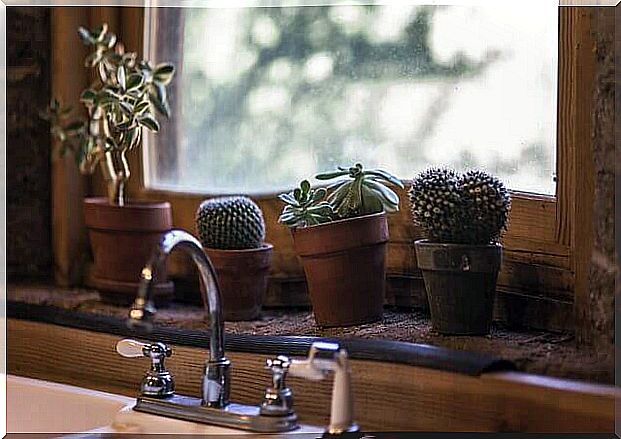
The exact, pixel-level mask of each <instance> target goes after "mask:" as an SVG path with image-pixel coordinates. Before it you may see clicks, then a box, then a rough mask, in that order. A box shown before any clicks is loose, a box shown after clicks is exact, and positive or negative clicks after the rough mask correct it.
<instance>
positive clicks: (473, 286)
mask: <svg viewBox="0 0 621 439" xmlns="http://www.w3.org/2000/svg"><path fill="white" fill-rule="evenodd" d="M409 197H410V202H411V209H412V215H413V218H414V223H415V224H416V225H417V226H419V227H421V228H422V230H423V231H424V232H425V233H426V234H427V237H428V239H421V240H418V241H416V242H415V243H414V245H415V247H416V257H417V260H418V267H419V268H420V269H421V271H422V273H423V279H424V282H425V289H426V290H427V297H428V299H429V308H430V311H431V320H432V324H433V328H434V329H435V330H436V331H438V332H440V333H443V334H464V335H465V334H472V335H475V334H488V333H489V330H490V325H491V322H492V314H493V306H494V297H495V294H496V281H497V278H498V270H499V268H500V264H501V256H502V246H501V245H500V243H499V242H498V241H499V239H500V236H501V234H502V232H503V230H505V229H506V224H507V217H508V214H509V210H510V207H511V200H510V197H509V194H508V192H507V190H506V188H505V186H504V185H503V183H502V182H501V181H500V180H499V179H498V178H496V177H494V176H492V175H489V174H487V173H485V172H482V171H469V172H466V173H464V174H462V175H458V174H457V173H455V172H454V171H452V170H448V169H438V168H432V169H428V170H427V171H424V172H422V173H421V174H419V175H418V176H417V177H416V178H415V179H414V181H413V183H412V188H411V189H410V191H409Z"/></svg>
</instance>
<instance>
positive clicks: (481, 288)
mask: <svg viewBox="0 0 621 439" xmlns="http://www.w3.org/2000/svg"><path fill="white" fill-rule="evenodd" d="M415 247H416V257H417V259H418V267H419V268H420V269H421V271H422V272H423V279H424V281H425V289H426V290H427V298H428V300H429V310H430V312H431V322H432V325H433V329H434V330H436V331H438V332H439V333H441V334H447V335H448V334H451V335H485V334H488V333H489V330H490V326H491V323H492V315H493V309H494V298H495V296H496V281H497V279H498V270H499V268H500V263H501V255H502V246H501V245H500V244H495V245H482V246H474V245H473V246H471V245H462V244H440V243H433V242H429V241H428V240H419V241H416V242H415Z"/></svg>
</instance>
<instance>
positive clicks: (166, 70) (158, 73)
mask: <svg viewBox="0 0 621 439" xmlns="http://www.w3.org/2000/svg"><path fill="white" fill-rule="evenodd" d="M174 74H175V66H173V65H172V64H169V63H164V64H158V65H157V66H155V69H154V71H153V79H154V80H155V81H157V82H160V83H161V84H163V85H168V84H169V83H170V81H171V80H172V78H173V75H174Z"/></svg>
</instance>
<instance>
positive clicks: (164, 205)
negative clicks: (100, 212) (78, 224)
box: [83, 197, 170, 209]
mask: <svg viewBox="0 0 621 439" xmlns="http://www.w3.org/2000/svg"><path fill="white" fill-rule="evenodd" d="M83 204H84V205H85V206H98V207H107V208H110V209H168V208H169V207H170V203H169V202H168V201H143V200H129V201H128V202H127V203H126V204H125V205H124V206H119V205H118V204H110V202H109V201H108V198H106V197H85V198H84V199H83Z"/></svg>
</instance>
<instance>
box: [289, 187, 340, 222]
mask: <svg viewBox="0 0 621 439" xmlns="http://www.w3.org/2000/svg"><path fill="white" fill-rule="evenodd" d="M327 192H328V191H327V190H326V189H325V188H319V189H311V185H310V183H309V181H308V180H304V181H302V183H300V187H299V188H296V189H294V190H293V191H292V192H290V193H288V194H280V195H279V196H278V198H280V200H281V201H282V202H283V203H285V207H284V209H283V211H282V213H281V214H280V217H279V218H278V222H279V223H281V224H285V225H287V226H289V227H308V226H314V225H317V224H322V223H326V222H329V221H331V220H332V217H333V212H332V207H331V206H330V204H329V203H328V202H327V201H324V199H325V198H326V194H327Z"/></svg>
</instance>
